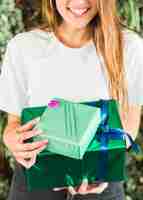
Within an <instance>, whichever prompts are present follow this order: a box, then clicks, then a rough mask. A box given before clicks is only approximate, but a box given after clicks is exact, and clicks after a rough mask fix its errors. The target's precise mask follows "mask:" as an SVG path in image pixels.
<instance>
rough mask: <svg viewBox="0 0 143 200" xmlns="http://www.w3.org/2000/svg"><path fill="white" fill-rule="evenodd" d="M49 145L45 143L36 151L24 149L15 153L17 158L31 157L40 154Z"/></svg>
mask: <svg viewBox="0 0 143 200" xmlns="http://www.w3.org/2000/svg"><path fill="white" fill-rule="evenodd" d="M46 146H47V145H44V146H42V147H40V148H38V149H36V150H34V151H24V152H16V153H15V154H14V155H15V157H16V158H23V159H29V158H31V157H32V156H33V155H35V154H36V155H37V154H39V153H40V152H41V151H43V150H44V149H45V147H46Z"/></svg>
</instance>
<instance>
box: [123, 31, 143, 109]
mask: <svg viewBox="0 0 143 200" xmlns="http://www.w3.org/2000/svg"><path fill="white" fill-rule="evenodd" d="M133 39H134V41H133V45H130V48H129V51H128V52H129V53H128V60H127V65H128V66H127V80H128V99H129V104H131V105H140V106H142V105H143V38H141V37H140V36H139V35H137V34H135V35H134V38H133Z"/></svg>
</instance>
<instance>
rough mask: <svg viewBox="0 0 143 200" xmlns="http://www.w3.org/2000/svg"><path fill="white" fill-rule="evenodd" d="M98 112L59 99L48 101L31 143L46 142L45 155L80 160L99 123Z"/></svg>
mask: <svg viewBox="0 0 143 200" xmlns="http://www.w3.org/2000/svg"><path fill="white" fill-rule="evenodd" d="M100 111H101V110H100V108H98V107H95V106H89V105H86V104H80V103H75V102H72V101H67V100H64V99H61V98H54V99H52V100H51V101H50V103H49V104H48V106H47V108H46V109H45V111H44V113H43V114H42V116H41V119H40V121H39V122H38V124H37V125H36V126H35V129H37V130H42V132H43V133H42V134H40V135H38V136H36V137H34V138H33V141H40V140H45V139H47V140H48V145H47V147H46V149H45V151H46V150H47V151H50V152H52V153H58V154H60V155H64V156H68V157H70V158H76V159H82V158H83V155H84V153H85V151H86V149H87V147H88V145H89V143H90V142H91V140H92V139H93V137H94V135H95V133H96V130H97V129H98V127H99V125H100V123H101V113H100Z"/></svg>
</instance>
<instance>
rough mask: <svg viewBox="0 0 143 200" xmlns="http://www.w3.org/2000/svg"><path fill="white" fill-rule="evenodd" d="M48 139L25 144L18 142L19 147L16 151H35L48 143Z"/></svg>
mask: <svg viewBox="0 0 143 200" xmlns="http://www.w3.org/2000/svg"><path fill="white" fill-rule="evenodd" d="M47 144H48V141H47V140H42V141H38V142H33V143H24V144H17V147H16V148H17V149H16V150H15V151H17V152H18V151H33V150H36V149H38V148H40V147H42V146H44V145H47Z"/></svg>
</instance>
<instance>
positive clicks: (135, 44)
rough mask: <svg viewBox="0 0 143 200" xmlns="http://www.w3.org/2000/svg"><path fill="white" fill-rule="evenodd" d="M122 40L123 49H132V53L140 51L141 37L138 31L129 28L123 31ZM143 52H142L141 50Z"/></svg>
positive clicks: (142, 41) (142, 47)
mask: <svg viewBox="0 0 143 200" xmlns="http://www.w3.org/2000/svg"><path fill="white" fill-rule="evenodd" d="M123 41H124V49H125V50H126V51H130V52H131V51H132V52H133V51H134V50H136V51H135V52H134V53H136V54H137V53H140V50H141V49H142V50H143V37H142V36H141V35H139V34H138V33H136V32H134V31H131V30H128V29H126V30H124V31H123ZM142 53H143V52H142Z"/></svg>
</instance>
